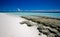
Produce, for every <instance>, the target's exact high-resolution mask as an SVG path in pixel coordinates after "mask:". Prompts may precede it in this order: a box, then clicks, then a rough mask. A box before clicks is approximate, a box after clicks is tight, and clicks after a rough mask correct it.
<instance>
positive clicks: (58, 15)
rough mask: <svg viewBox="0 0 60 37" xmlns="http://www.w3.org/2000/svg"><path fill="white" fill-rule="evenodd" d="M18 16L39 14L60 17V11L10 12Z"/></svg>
mask: <svg viewBox="0 0 60 37" xmlns="http://www.w3.org/2000/svg"><path fill="white" fill-rule="evenodd" d="M8 13H11V14H14V15H18V16H29V15H37V16H47V17H55V18H60V13H37V12H36V13H32V12H31V13H29V12H27V13H26V12H8Z"/></svg>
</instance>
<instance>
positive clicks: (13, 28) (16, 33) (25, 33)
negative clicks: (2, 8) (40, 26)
mask: <svg viewBox="0 0 60 37" xmlns="http://www.w3.org/2000/svg"><path fill="white" fill-rule="evenodd" d="M24 20H25V19H23V18H21V17H19V16H12V15H7V14H5V13H0V37H46V35H43V34H41V35H38V34H39V31H38V30H37V28H36V26H33V27H28V26H27V25H26V24H24V25H21V24H20V23H19V22H22V21H24Z"/></svg>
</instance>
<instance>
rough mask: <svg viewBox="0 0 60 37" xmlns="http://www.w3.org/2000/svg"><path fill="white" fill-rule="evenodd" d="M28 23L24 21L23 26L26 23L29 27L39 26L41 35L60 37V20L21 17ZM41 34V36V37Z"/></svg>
mask: <svg viewBox="0 0 60 37" xmlns="http://www.w3.org/2000/svg"><path fill="white" fill-rule="evenodd" d="M21 17H22V18H25V19H27V20H28V21H23V22H21V24H24V23H26V24H27V26H29V27H31V26H34V25H35V26H37V29H38V31H39V32H40V33H43V34H45V35H47V37H60V20H59V18H58V19H57V18H54V19H53V18H51V17H35V16H21ZM40 33H39V35H40Z"/></svg>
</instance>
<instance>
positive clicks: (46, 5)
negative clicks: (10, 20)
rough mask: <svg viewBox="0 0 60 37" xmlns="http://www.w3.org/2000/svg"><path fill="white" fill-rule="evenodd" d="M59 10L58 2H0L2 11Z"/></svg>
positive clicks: (12, 0)
mask: <svg viewBox="0 0 60 37" xmlns="http://www.w3.org/2000/svg"><path fill="white" fill-rule="evenodd" d="M17 8H20V9H21V10H60V0H0V11H2V10H7V11H8V10H17Z"/></svg>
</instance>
